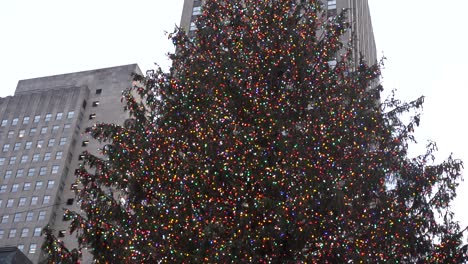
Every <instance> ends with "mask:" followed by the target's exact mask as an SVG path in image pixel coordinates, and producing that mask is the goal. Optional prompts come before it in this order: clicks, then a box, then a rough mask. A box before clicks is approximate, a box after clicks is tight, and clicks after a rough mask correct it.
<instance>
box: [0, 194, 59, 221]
mask: <svg viewBox="0 0 468 264" xmlns="http://www.w3.org/2000/svg"><path fill="white" fill-rule="evenodd" d="M27 203H28V197H20V198H19V199H18V203H17V204H16V206H17V207H23V206H26V204H27ZM49 203H50V195H45V196H44V197H43V198H42V205H46V204H49ZM38 204H39V196H32V197H31V201H30V202H29V205H30V206H34V205H38ZM14 205H15V199H14V198H11V199H8V200H6V205H5V208H12V207H13V206H14ZM2 207H3V200H1V199H0V208H2ZM44 212H45V211H44ZM31 213H32V212H31ZM17 214H20V215H19V216H18V217H21V213H17ZM5 217H6V218H7V219H6V220H8V216H5ZM15 219H16V216H15ZM14 222H18V221H14Z"/></svg>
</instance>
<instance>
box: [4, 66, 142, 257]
mask: <svg viewBox="0 0 468 264" xmlns="http://www.w3.org/2000/svg"><path fill="white" fill-rule="evenodd" d="M132 73H139V74H141V71H140V69H139V68H138V66H137V65H136V64H132V65H125V66H118V67H112V68H105V69H98V70H92V71H84V72H77V73H70V74H63V75H55V76H49V77H41V78H34V79H28V80H21V81H19V82H18V86H17V88H16V91H15V94H14V96H8V97H5V98H0V247H7V246H16V247H18V248H19V249H20V250H21V251H22V252H23V253H24V254H25V255H26V256H27V257H28V258H29V259H30V260H31V261H32V262H33V263H38V262H39V261H40V260H41V258H43V256H44V255H43V254H42V253H41V245H42V242H43V241H44V240H43V237H42V236H41V231H42V228H43V227H44V226H45V225H47V224H49V225H50V226H51V228H52V229H53V230H54V234H55V235H56V236H57V237H58V238H60V239H61V240H63V241H64V242H65V245H66V246H68V247H69V248H74V247H75V246H76V243H77V242H76V237H75V235H71V236H70V234H69V233H68V226H69V222H68V221H65V220H64V219H63V212H64V209H71V210H78V211H79V207H78V206H77V205H76V201H75V194H74V193H73V191H72V190H71V186H72V184H74V182H75V179H76V178H75V176H74V173H75V170H76V169H77V168H78V166H79V163H80V154H81V153H82V152H83V150H85V149H86V150H89V151H90V152H92V153H93V152H94V153H93V154H99V153H97V151H98V148H99V145H98V143H97V142H95V141H90V138H89V136H88V135H87V134H85V133H84V130H85V129H86V127H89V126H92V125H93V124H95V123H97V122H106V123H117V124H123V122H124V121H125V119H127V118H128V114H127V113H125V112H124V111H123V105H122V104H120V103H119V102H120V98H121V96H122V91H123V90H124V89H126V88H129V87H131V85H132V76H131V74H132ZM83 263H91V258H90V255H89V254H87V253H86V252H84V259H83Z"/></svg>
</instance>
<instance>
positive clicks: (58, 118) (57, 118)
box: [55, 113, 63, 120]
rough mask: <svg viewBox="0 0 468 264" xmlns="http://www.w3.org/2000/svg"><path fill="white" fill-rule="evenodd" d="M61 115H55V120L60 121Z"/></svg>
mask: <svg viewBox="0 0 468 264" xmlns="http://www.w3.org/2000/svg"><path fill="white" fill-rule="evenodd" d="M62 116H63V113H57V115H56V116H55V120H62Z"/></svg>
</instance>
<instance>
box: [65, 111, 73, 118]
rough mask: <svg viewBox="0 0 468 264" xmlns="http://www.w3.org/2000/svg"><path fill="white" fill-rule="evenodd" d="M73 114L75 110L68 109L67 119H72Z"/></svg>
mask: <svg viewBox="0 0 468 264" xmlns="http://www.w3.org/2000/svg"><path fill="white" fill-rule="evenodd" d="M73 116H75V111H70V112H68V114H67V119H72V118H73Z"/></svg>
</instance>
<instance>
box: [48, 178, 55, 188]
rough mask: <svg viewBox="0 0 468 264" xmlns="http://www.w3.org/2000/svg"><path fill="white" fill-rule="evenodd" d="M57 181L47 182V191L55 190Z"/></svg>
mask: <svg viewBox="0 0 468 264" xmlns="http://www.w3.org/2000/svg"><path fill="white" fill-rule="evenodd" d="M54 184H55V181H54V180H49V181H48V182H47V189H52V188H54Z"/></svg>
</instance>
